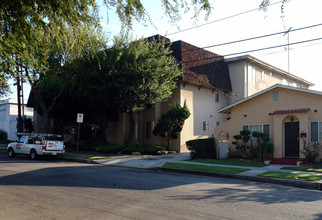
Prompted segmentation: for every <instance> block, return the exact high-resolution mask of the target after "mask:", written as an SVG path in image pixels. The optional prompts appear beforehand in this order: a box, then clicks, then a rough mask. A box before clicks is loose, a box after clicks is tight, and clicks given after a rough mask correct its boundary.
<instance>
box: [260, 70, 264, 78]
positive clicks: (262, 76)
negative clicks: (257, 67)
mask: <svg viewBox="0 0 322 220" xmlns="http://www.w3.org/2000/svg"><path fill="white" fill-rule="evenodd" d="M261 79H262V80H264V79H265V72H264V70H262V75H261Z"/></svg>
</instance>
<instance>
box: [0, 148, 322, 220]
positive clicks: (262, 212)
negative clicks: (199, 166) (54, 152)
mask: <svg viewBox="0 0 322 220" xmlns="http://www.w3.org/2000/svg"><path fill="white" fill-rule="evenodd" d="M0 198H1V200H0V206H1V209H0V219H292V220H294V219H322V192H321V191H315V190H306V189H299V188H294V187H287V186H281V185H274V184H266V183H256V182H249V181H242V180H231V179H222V178H213V177H203V176H193V175H184V174H175V173H162V172H155V171H148V170H140V169H131V168H124V167H113V166H102V165H95V164H82V163H74V162H64V161H59V160H57V161H56V160H49V159H40V160H36V161H31V160H29V159H28V158H26V157H18V158H13V159H9V158H7V156H5V155H4V154H2V153H1V154H0Z"/></svg>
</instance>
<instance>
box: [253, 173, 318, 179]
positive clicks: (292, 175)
mask: <svg viewBox="0 0 322 220" xmlns="http://www.w3.org/2000/svg"><path fill="white" fill-rule="evenodd" d="M258 176H262V177H273V178H281V179H291V180H305V181H319V180H321V179H322V175H311V174H299V173H290V172H281V171H267V172H265V173H261V174H258Z"/></svg>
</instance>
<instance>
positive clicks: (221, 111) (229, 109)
mask: <svg viewBox="0 0 322 220" xmlns="http://www.w3.org/2000/svg"><path fill="white" fill-rule="evenodd" d="M275 88H283V89H289V90H293V91H298V92H305V93H309V94H315V95H321V96H322V92H320V91H315V90H310V89H302V88H297V87H292V86H286V85H281V84H275V85H273V86H271V87H269V88H267V89H264V90H262V91H260V92H258V93H255V94H253V95H251V96H248V97H246V98H244V99H242V100H240V101H237V102H235V103H233V104H231V105H228V106H226V107H224V108H221V109H218V110H217V112H219V113H229V112H230V111H231V109H232V108H233V107H235V106H237V105H239V104H242V103H244V102H247V101H248V100H251V99H253V98H255V97H257V96H260V95H262V94H264V93H267V92H269V91H272V90H273V89H275ZM281 111H283V110H281ZM288 111H289V110H288Z"/></svg>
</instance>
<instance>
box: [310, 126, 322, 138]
mask: <svg viewBox="0 0 322 220" xmlns="http://www.w3.org/2000/svg"><path fill="white" fill-rule="evenodd" d="M311 142H322V121H316V122H311Z"/></svg>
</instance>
